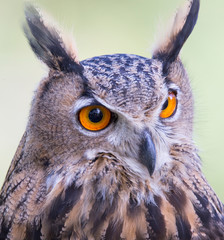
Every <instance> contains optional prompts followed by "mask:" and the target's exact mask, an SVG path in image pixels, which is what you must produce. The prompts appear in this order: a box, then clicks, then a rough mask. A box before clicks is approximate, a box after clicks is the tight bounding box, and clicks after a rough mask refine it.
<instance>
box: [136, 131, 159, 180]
mask: <svg viewBox="0 0 224 240" xmlns="http://www.w3.org/2000/svg"><path fill="white" fill-rule="evenodd" d="M139 161H140V163H142V164H143V165H144V166H146V167H147V169H148V171H149V174H150V176H152V174H153V172H154V170H155V165H156V149H155V145H154V143H153V141H152V137H151V134H150V132H149V131H148V130H147V129H146V130H144V131H143V132H142V138H141V143H140V148H139Z"/></svg>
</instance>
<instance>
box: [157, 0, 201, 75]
mask: <svg viewBox="0 0 224 240" xmlns="http://www.w3.org/2000/svg"><path fill="white" fill-rule="evenodd" d="M199 6H200V0H188V1H187V2H186V5H185V6H184V7H183V8H181V9H179V10H178V12H177V14H176V16H175V18H174V19H173V23H172V27H171V29H169V32H167V34H166V36H165V37H163V38H162V39H161V40H160V41H159V43H158V44H157V46H156V48H155V49H154V51H153V58H154V59H159V60H161V61H162V62H163V70H164V73H166V72H167V71H168V68H169V65H170V64H171V63H172V62H174V61H175V60H176V59H177V57H178V55H179V53H180V50H181V48H182V47H183V45H184V43H185V41H186V40H187V38H188V37H189V35H190V34H191V32H192V30H193V29H194V26H195V24H196V22H197V18H198V12H199Z"/></svg>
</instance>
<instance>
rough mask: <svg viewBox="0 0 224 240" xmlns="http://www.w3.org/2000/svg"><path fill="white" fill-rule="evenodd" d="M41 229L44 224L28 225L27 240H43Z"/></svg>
mask: <svg viewBox="0 0 224 240" xmlns="http://www.w3.org/2000/svg"><path fill="white" fill-rule="evenodd" d="M41 228H42V224H41V222H39V224H38V225H35V223H34V224H33V225H31V224H28V225H27V227H26V237H25V239H29V240H41V236H42V234H41Z"/></svg>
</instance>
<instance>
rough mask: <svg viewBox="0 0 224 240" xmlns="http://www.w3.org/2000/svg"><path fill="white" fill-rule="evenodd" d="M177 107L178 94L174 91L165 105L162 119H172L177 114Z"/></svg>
mask: <svg viewBox="0 0 224 240" xmlns="http://www.w3.org/2000/svg"><path fill="white" fill-rule="evenodd" d="M176 107H177V98H176V94H175V93H174V92H173V91H170V92H169V94H168V98H167V100H166V102H165V103H164V104H163V107H162V111H161V113H160V117H161V118H168V117H171V116H172V115H173V114H174V113H175V110H176Z"/></svg>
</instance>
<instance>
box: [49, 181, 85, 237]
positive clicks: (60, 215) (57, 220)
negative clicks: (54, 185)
mask: <svg viewBox="0 0 224 240" xmlns="http://www.w3.org/2000/svg"><path fill="white" fill-rule="evenodd" d="M82 191H83V189H82V186H80V187H77V186H76V185H75V183H72V184H71V186H69V187H68V188H67V189H66V190H65V193H64V194H63V193H61V194H59V196H58V197H56V198H55V199H54V201H53V202H52V203H51V206H50V207H51V208H50V212H49V215H48V220H49V222H51V227H50V230H49V233H50V234H51V238H50V239H54V238H56V237H58V235H59V233H60V230H61V229H62V227H63V226H64V221H65V215H66V213H68V212H69V211H70V210H71V209H72V208H73V207H74V205H75V204H76V203H77V201H78V200H79V199H80V196H81V194H82Z"/></svg>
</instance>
